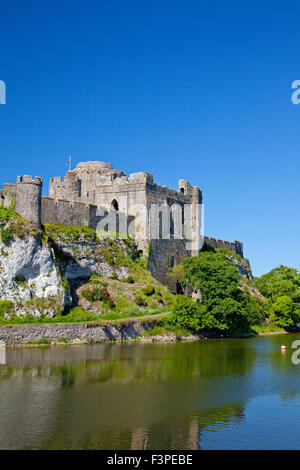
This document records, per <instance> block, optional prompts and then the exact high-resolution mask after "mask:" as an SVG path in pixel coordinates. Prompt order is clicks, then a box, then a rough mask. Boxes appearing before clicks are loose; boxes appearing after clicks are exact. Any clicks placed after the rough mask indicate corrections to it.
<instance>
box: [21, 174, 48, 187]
mask: <svg viewBox="0 0 300 470" xmlns="http://www.w3.org/2000/svg"><path fill="white" fill-rule="evenodd" d="M17 184H36V185H38V186H42V184H43V179H42V178H41V177H40V176H35V177H34V178H33V176H31V175H24V176H18V177H17Z"/></svg>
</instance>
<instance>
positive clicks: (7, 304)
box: [0, 300, 14, 318]
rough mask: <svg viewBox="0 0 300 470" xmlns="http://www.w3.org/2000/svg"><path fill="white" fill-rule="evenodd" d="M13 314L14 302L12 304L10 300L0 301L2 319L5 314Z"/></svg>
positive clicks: (0, 316)
mask: <svg viewBox="0 0 300 470" xmlns="http://www.w3.org/2000/svg"><path fill="white" fill-rule="evenodd" d="M13 312H14V304H13V302H11V301H10V300H0V318H3V317H4V314H5V313H7V314H8V315H11V314H12V313H13Z"/></svg>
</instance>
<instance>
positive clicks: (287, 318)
mask: <svg viewBox="0 0 300 470" xmlns="http://www.w3.org/2000/svg"><path fill="white" fill-rule="evenodd" d="M293 311H294V302H293V300H292V299H291V298H290V297H288V296H287V295H283V296H281V297H278V298H277V299H276V300H275V302H272V303H270V307H269V312H268V313H269V318H270V321H271V322H272V323H276V325H278V326H281V327H283V328H284V327H285V326H290V325H293V324H294V318H293Z"/></svg>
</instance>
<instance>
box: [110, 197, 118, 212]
mask: <svg viewBox="0 0 300 470" xmlns="http://www.w3.org/2000/svg"><path fill="white" fill-rule="evenodd" d="M111 208H112V209H114V210H115V211H118V210H119V204H118V203H117V201H116V200H115V199H114V200H113V201H112V203H111Z"/></svg>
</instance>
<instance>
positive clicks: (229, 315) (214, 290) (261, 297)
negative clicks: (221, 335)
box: [170, 247, 300, 334]
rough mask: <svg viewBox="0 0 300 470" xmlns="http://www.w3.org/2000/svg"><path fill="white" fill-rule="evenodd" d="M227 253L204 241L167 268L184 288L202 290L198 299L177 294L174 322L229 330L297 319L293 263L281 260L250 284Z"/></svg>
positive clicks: (272, 326) (266, 327) (299, 307)
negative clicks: (194, 252)
mask: <svg viewBox="0 0 300 470" xmlns="http://www.w3.org/2000/svg"><path fill="white" fill-rule="evenodd" d="M230 257H232V253H231V252H228V250H225V249H221V250H219V249H214V248H211V247H209V248H208V249H206V250H205V251H203V252H201V253H200V255H199V256H197V257H193V258H187V259H185V260H183V262H182V264H181V265H178V266H176V267H175V268H173V269H172V272H171V275H170V276H171V278H172V277H173V279H175V280H176V281H178V282H180V283H181V286H182V290H183V292H185V293H189V292H197V293H199V292H200V293H201V302H200V301H199V300H198V301H195V300H192V299H190V298H187V297H185V296H177V298H176V301H175V308H174V312H173V321H174V323H175V324H176V325H179V326H183V327H186V328H191V329H193V330H194V331H201V330H210V331H211V330H215V331H216V332H225V333H227V334H234V333H245V332H252V333H256V332H267V331H281V329H282V328H284V327H287V326H290V325H294V324H295V323H297V322H300V303H299V302H300V274H299V272H298V271H297V270H296V269H292V268H287V267H285V266H280V267H279V268H276V269H273V270H272V271H271V272H270V273H269V274H266V275H264V276H262V277H261V278H258V279H256V280H255V286H253V282H252V281H251V280H250V279H246V278H241V277H240V275H239V272H238V269H237V266H236V265H235V264H234V263H233V262H232V261H231V260H230ZM234 258H236V259H238V258H237V255H234Z"/></svg>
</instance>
